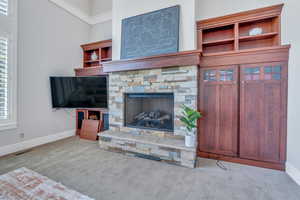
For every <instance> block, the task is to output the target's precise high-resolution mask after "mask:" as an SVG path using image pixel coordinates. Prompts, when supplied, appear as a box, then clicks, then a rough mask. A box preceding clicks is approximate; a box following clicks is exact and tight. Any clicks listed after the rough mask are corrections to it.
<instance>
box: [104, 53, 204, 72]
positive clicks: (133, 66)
mask: <svg viewBox="0 0 300 200" xmlns="http://www.w3.org/2000/svg"><path fill="white" fill-rule="evenodd" d="M200 57H201V51H199V50H195V51H183V52H178V53H172V54H163V55H158V56H150V57H143V58H138V59H126V60H118V61H111V62H106V63H103V72H105V73H109V72H121V71H133V70H142V69H155V68H165V67H175V66H191V65H199V64H200Z"/></svg>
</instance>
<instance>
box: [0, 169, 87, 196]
mask: <svg viewBox="0 0 300 200" xmlns="http://www.w3.org/2000/svg"><path fill="white" fill-rule="evenodd" d="M0 200H92V199H91V198H89V197H87V196H84V195H82V194H80V193H78V192H76V191H74V190H70V189H68V188H66V187H65V186H63V185H62V184H60V183H56V182H54V181H52V180H50V179H49V178H47V177H45V176H42V175H40V174H38V173H36V172H34V171H31V170H29V169H26V168H21V169H17V170H15V171H13V172H9V173H7V174H4V175H2V176H0Z"/></svg>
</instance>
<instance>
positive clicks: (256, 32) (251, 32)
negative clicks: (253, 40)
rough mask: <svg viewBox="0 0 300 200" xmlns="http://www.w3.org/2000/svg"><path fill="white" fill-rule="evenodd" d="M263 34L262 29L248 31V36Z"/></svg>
mask: <svg viewBox="0 0 300 200" xmlns="http://www.w3.org/2000/svg"><path fill="white" fill-rule="evenodd" d="M262 33H263V29H262V28H253V29H251V30H250V31H249V35H250V36H255V35H260V34H262Z"/></svg>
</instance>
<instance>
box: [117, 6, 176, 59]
mask: <svg viewBox="0 0 300 200" xmlns="http://www.w3.org/2000/svg"><path fill="white" fill-rule="evenodd" d="M179 19H180V6H173V7H170V8H165V9H161V10H157V11H154V12H150V13H146V14H143V15H139V16H134V17H130V18H126V19H123V20H122V47H121V59H129V58H139V57H145V56H154V55H159V54H165V53H175V52H178V48H179Z"/></svg>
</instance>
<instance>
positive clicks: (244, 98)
mask: <svg viewBox="0 0 300 200" xmlns="http://www.w3.org/2000/svg"><path fill="white" fill-rule="evenodd" d="M240 81H241V87H240V95H241V99H240V157H241V158H246V159H253V160H259V161H268V162H284V161H285V148H286V144H285V143H286V98H287V66H286V64H284V63H263V64H255V65H243V66H241V72H240Z"/></svg>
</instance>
